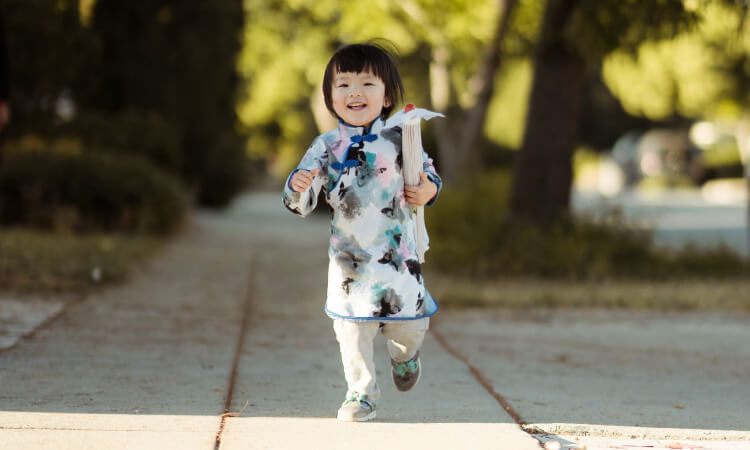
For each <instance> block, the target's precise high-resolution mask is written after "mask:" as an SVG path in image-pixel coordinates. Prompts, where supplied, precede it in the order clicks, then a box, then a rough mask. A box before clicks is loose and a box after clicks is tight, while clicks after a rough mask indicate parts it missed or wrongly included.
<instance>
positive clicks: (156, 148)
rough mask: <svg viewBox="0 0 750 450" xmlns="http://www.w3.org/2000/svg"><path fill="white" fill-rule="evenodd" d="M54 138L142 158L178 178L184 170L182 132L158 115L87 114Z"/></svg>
mask: <svg viewBox="0 0 750 450" xmlns="http://www.w3.org/2000/svg"><path fill="white" fill-rule="evenodd" d="M51 134H56V135H58V136H72V137H74V138H75V139H77V140H79V141H80V142H81V144H82V146H83V147H84V148H86V149H97V151H102V150H106V151H108V152H111V153H116V154H123V155H130V156H138V157H141V158H143V159H146V160H148V161H149V162H151V163H153V164H155V165H156V166H158V167H160V168H162V169H164V170H167V171H169V172H172V173H173V174H175V175H179V174H181V173H182V170H183V164H184V163H183V154H182V136H181V134H180V130H178V129H177V128H176V127H175V126H174V125H173V124H172V123H170V122H168V121H166V120H165V119H164V118H163V117H161V116H160V115H159V114H157V113H153V112H152V113H143V112H139V111H136V110H129V111H124V112H122V113H118V114H105V113H91V112H85V113H83V114H79V115H78V116H77V117H76V118H75V119H74V120H72V121H70V122H64V123H63V124H61V125H60V126H58V127H56V128H55V129H54V130H53V131H52V132H51Z"/></svg>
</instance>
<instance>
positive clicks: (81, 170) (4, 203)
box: [0, 151, 187, 233]
mask: <svg viewBox="0 0 750 450" xmlns="http://www.w3.org/2000/svg"><path fill="white" fill-rule="evenodd" d="M183 190H184V188H183V187H182V186H181V185H180V184H179V182H178V181H177V180H176V179H174V178H172V177H171V176H169V175H167V174H166V173H164V172H161V171H159V170H157V169H155V168H153V167H152V166H150V165H149V164H146V163H145V162H143V161H142V160H138V159H134V158H125V157H123V156H119V157H117V158H114V157H112V156H109V155H105V154H95V153H86V154H75V153H63V152H52V151H13V152H9V153H7V154H6V155H5V156H4V157H3V160H2V162H1V163H0V224H2V225H6V226H7V225H13V226H17V225H24V226H31V227H34V228H40V229H58V230H71V231H97V230H104V231H137V232H148V233H167V232H170V231H172V230H174V229H175V228H176V227H177V226H178V225H179V224H180V223H181V222H182V219H183V218H184V216H185V212H186V209H187V202H186V199H185V196H184V194H183Z"/></svg>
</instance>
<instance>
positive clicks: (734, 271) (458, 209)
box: [427, 171, 750, 280]
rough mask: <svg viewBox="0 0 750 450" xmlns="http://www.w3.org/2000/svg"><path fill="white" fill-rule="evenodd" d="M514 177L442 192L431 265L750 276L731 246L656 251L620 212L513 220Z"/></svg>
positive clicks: (563, 273) (511, 271) (576, 273)
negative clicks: (545, 221) (600, 218)
mask: <svg viewBox="0 0 750 450" xmlns="http://www.w3.org/2000/svg"><path fill="white" fill-rule="evenodd" d="M510 181H511V179H510V175H509V174H508V173H507V172H505V171H497V172H492V173H490V174H486V175H481V176H479V177H478V178H477V179H476V181H475V182H474V184H473V185H472V186H470V187H468V188H466V189H465V190H462V191H452V190H450V189H444V190H443V192H441V194H440V198H439V199H438V201H437V203H436V204H435V206H433V207H430V208H427V226H428V230H429V232H430V246H431V248H432V250H431V251H430V253H428V258H429V263H430V265H431V266H434V267H435V268H437V269H438V270H443V271H450V272H454V273H457V274H463V275H473V276H474V275H479V276H484V277H497V276H505V277H518V276H534V277H544V278H557V279H576V280H579V279H590V280H602V279H613V278H648V279H665V278H679V277H683V278H685V277H696V276H698V277H747V276H750V263H749V262H747V261H743V260H742V258H740V257H739V256H738V255H737V254H735V253H733V252H732V251H730V250H729V249H727V248H719V249H699V248H696V247H691V246H688V247H685V248H684V249H682V250H680V251H668V250H660V249H656V248H655V247H654V246H653V243H652V239H651V233H650V232H649V231H647V230H642V229H638V228H636V227H634V226H630V225H629V224H628V223H627V222H626V221H625V220H624V219H623V218H622V216H621V215H618V214H613V215H611V216H610V217H609V218H608V219H607V220H606V221H604V222H594V221H592V220H589V219H586V218H578V219H576V220H574V221H560V222H557V223H554V224H552V225H550V226H547V227H541V226H539V225H536V224H533V223H519V222H508V221H506V220H505V218H506V214H507V210H508V198H509V193H510V186H511V182H510Z"/></svg>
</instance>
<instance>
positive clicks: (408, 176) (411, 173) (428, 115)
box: [391, 104, 445, 263]
mask: <svg viewBox="0 0 750 450" xmlns="http://www.w3.org/2000/svg"><path fill="white" fill-rule="evenodd" d="M433 117H445V116H443V115H442V114H439V113H435V112H432V111H428V110H426V109H421V108H414V105H411V104H409V105H406V108H405V109H404V112H403V113H398V114H397V115H395V116H394V117H392V118H391V119H392V120H393V119H395V120H399V119H400V120H402V122H401V127H402V131H403V133H402V141H401V148H402V154H403V164H404V169H403V170H404V182H405V183H406V184H407V185H409V186H418V185H419V181H420V177H419V174H420V173H421V172H422V171H423V169H424V167H423V164H424V161H423V160H422V128H421V119H425V120H429V119H432V118H433ZM412 223H413V224H414V226H415V227H416V230H415V231H416V232H415V236H416V240H417V256H418V257H419V262H420V263H423V262H425V258H424V255H425V253H426V252H427V249H429V248H430V246H429V242H430V240H429V236H428V235H427V227H426V226H425V223H424V207H422V206H420V207H417V208H413V209H412Z"/></svg>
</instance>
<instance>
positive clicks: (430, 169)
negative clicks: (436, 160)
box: [422, 150, 443, 206]
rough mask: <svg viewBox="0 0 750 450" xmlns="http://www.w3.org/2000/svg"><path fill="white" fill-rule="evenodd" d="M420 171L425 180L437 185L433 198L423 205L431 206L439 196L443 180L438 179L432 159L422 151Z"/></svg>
mask: <svg viewBox="0 0 750 450" xmlns="http://www.w3.org/2000/svg"><path fill="white" fill-rule="evenodd" d="M422 171H423V172H424V173H425V174H427V178H429V179H430V181H432V182H433V183H435V184H436V185H437V192H436V193H435V196H434V197H432V199H431V200H430V201H429V202H427V204H426V205H425V206H432V205H434V204H435V202H436V201H437V198H438V195H440V189H442V188H443V179H442V178H440V175H438V173H437V170H435V165H434V164H433V163H432V158H430V157H429V155H427V152H425V151H424V150H422Z"/></svg>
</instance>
